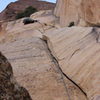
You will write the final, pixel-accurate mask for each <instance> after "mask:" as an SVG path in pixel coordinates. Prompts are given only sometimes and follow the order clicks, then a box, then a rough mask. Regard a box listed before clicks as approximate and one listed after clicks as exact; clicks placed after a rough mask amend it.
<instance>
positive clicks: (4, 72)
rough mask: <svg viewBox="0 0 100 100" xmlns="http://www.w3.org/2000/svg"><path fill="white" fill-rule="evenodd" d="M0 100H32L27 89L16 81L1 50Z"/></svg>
mask: <svg viewBox="0 0 100 100" xmlns="http://www.w3.org/2000/svg"><path fill="white" fill-rule="evenodd" d="M0 100H32V99H31V97H30V95H29V93H28V91H27V90H26V89H25V88H23V87H22V86H20V85H19V84H18V83H17V82H16V80H15V78H14V76H13V70H12V66H11V64H10V63H9V62H8V60H7V58H6V57H5V56H3V54H2V53H1V52H0Z"/></svg>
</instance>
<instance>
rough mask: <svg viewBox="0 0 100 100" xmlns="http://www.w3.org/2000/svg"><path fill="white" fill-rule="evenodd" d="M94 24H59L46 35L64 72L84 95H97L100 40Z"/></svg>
mask: <svg viewBox="0 0 100 100" xmlns="http://www.w3.org/2000/svg"><path fill="white" fill-rule="evenodd" d="M96 33H97V32H96V30H94V28H91V27H90V28H86V27H72V28H62V29H59V30H56V31H53V32H52V33H48V34H47V35H46V37H47V40H48V43H49V47H50V48H51V51H52V53H53V55H54V56H55V57H56V59H57V60H58V62H59V65H60V67H61V68H62V70H63V72H64V73H65V74H66V75H67V76H68V77H69V78H70V79H71V80H73V81H74V82H75V83H76V84H77V85H78V86H79V87H80V88H81V89H82V90H83V91H84V92H85V93H86V95H87V98H88V99H89V100H99V99H100V62H99V59H100V43H98V41H97V40H96V38H97V34H96Z"/></svg>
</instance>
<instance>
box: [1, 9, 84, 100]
mask: <svg viewBox="0 0 100 100" xmlns="http://www.w3.org/2000/svg"><path fill="white" fill-rule="evenodd" d="M31 18H34V19H37V20H39V23H33V24H28V25H23V23H22V20H23V19H21V20H17V21H12V22H9V23H8V24H7V28H6V35H4V37H3V39H2V41H1V43H0V51H2V52H3V53H4V54H5V55H6V57H7V58H8V60H9V61H10V63H11V64H12V66H13V70H14V75H15V77H16V79H17V81H18V82H19V83H20V84H21V85H22V86H24V87H25V88H26V89H27V90H28V92H29V94H30V95H31V97H32V99H33V100H69V97H68V93H69V95H70V98H71V99H72V100H86V96H85V95H84V94H83V93H82V92H81V91H80V89H79V88H78V87H77V86H76V85H74V84H73V83H72V82H71V81H69V80H68V79H67V78H66V77H65V76H64V75H63V73H62V72H61V71H60V69H59V68H58V65H57V62H55V60H54V58H53V57H52V55H51V52H50V51H49V49H48V45H47V43H46V42H45V41H44V40H43V38H42V35H45V34H46V33H47V32H52V31H53V30H56V29H58V28H60V27H59V25H58V24H57V20H56V19H55V17H54V16H53V15H52V12H51V11H42V12H39V13H35V14H33V15H32V16H31ZM48 19H49V20H48ZM66 89H67V90H68V93H67V91H66Z"/></svg>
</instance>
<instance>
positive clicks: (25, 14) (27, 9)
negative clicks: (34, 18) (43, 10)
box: [16, 6, 37, 19]
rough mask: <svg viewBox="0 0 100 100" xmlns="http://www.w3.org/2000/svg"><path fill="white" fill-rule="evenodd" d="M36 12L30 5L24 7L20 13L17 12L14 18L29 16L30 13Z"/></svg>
mask: <svg viewBox="0 0 100 100" xmlns="http://www.w3.org/2000/svg"><path fill="white" fill-rule="evenodd" d="M35 12H37V9H36V8H34V7H32V6H29V7H27V8H26V9H25V11H24V12H21V13H18V14H17V15H16V19H20V18H23V17H29V16H30V15H31V14H33V13H35Z"/></svg>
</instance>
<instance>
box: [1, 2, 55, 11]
mask: <svg viewBox="0 0 100 100" xmlns="http://www.w3.org/2000/svg"><path fill="white" fill-rule="evenodd" d="M15 1H17V0H0V12H1V11H2V10H4V9H5V8H6V6H7V5H8V4H9V3H11V2H15ZM41 1H49V2H54V3H55V2H56V0H41Z"/></svg>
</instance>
